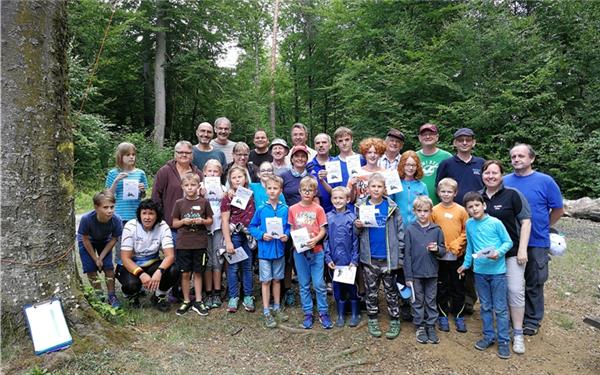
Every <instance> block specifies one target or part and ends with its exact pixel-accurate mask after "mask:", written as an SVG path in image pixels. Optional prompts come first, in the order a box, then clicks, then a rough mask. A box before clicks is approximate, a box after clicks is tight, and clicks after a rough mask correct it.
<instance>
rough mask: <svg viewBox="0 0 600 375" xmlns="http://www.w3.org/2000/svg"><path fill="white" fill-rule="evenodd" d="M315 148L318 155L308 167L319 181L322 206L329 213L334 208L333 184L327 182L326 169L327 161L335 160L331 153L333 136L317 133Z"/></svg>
mask: <svg viewBox="0 0 600 375" xmlns="http://www.w3.org/2000/svg"><path fill="white" fill-rule="evenodd" d="M315 148H316V149H317V156H315V157H314V158H313V159H312V160H311V161H309V162H308V164H307V165H306V169H307V170H308V172H309V173H310V174H311V175H312V176H313V177H315V178H316V179H317V181H318V183H319V185H318V188H319V199H320V201H321V207H323V210H325V213H327V212H329V211H331V210H332V209H333V205H332V204H331V186H329V184H328V183H327V171H326V170H325V163H327V162H328V161H331V160H333V158H332V157H331V156H330V155H329V150H331V137H330V136H329V135H327V134H325V133H319V134H317V136H316V137H315Z"/></svg>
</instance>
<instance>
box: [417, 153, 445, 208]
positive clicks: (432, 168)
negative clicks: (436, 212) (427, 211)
mask: <svg viewBox="0 0 600 375" xmlns="http://www.w3.org/2000/svg"><path fill="white" fill-rule="evenodd" d="M417 156H418V157H419V160H421V165H422V166H423V178H422V179H421V181H423V183H424V184H425V185H427V191H428V192H429V198H431V200H432V201H433V205H434V206H435V205H436V204H438V203H439V202H440V199H439V198H438V196H437V186H436V184H435V178H436V176H437V170H438V167H439V166H440V164H441V163H442V161H444V160H446V159H448V158H451V157H452V154H451V153H449V152H448V151H446V150H442V149H440V148H438V149H437V151H436V152H434V153H433V154H431V155H425V154H424V153H423V150H419V151H417Z"/></svg>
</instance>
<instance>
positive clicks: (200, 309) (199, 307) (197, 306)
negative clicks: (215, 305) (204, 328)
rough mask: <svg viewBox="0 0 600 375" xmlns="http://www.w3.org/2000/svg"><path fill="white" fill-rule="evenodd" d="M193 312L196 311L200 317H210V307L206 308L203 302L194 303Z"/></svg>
mask: <svg viewBox="0 0 600 375" xmlns="http://www.w3.org/2000/svg"><path fill="white" fill-rule="evenodd" d="M192 310H194V311H195V312H196V313H198V315H200V316H206V315H208V307H206V305H205V304H204V302H203V301H200V302H198V301H194V302H193V303H192Z"/></svg>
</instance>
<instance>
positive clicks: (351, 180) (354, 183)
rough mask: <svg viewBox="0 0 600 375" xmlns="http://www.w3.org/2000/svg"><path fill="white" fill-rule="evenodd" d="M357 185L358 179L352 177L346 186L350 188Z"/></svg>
mask: <svg viewBox="0 0 600 375" xmlns="http://www.w3.org/2000/svg"><path fill="white" fill-rule="evenodd" d="M357 183H358V177H356V176H354V177H352V178H350V180H348V186H349V187H350V188H352V187H354V185H356V184H357Z"/></svg>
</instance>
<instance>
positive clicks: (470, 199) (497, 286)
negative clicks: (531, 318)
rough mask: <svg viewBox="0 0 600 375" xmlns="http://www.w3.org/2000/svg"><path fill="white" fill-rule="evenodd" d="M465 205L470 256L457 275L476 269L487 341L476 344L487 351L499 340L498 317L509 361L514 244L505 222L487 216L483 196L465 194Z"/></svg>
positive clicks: (500, 354) (502, 353)
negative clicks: (509, 263)
mask: <svg viewBox="0 0 600 375" xmlns="http://www.w3.org/2000/svg"><path fill="white" fill-rule="evenodd" d="M464 204H465V207H466V208H467V212H468V213H469V216H470V217H471V218H470V219H469V220H467V253H466V254H465V260H464V262H463V264H462V266H460V267H459V268H458V270H457V272H458V273H459V274H460V275H461V276H462V275H463V273H464V271H465V270H466V269H468V268H470V267H471V265H473V266H474V269H473V271H474V272H475V288H476V290H477V296H478V297H479V303H480V304H481V309H480V315H481V321H482V322H483V338H482V339H481V340H479V341H477V342H476V343H475V348H476V349H477V350H485V349H487V348H489V347H490V346H492V345H493V344H494V342H495V341H496V335H495V332H494V315H495V316H496V327H497V331H498V334H497V336H498V338H497V340H498V357H500V358H502V359H507V358H510V349H509V347H508V344H509V342H510V336H509V332H508V307H507V301H506V294H507V286H506V262H505V261H504V254H506V252H507V251H508V250H510V248H512V241H511V239H510V236H509V235H508V232H507V231H506V228H504V225H503V224H502V222H501V221H500V220H498V219H496V218H495V217H492V216H490V215H488V214H486V213H485V203H484V200H483V197H482V196H481V194H480V193H477V192H474V191H472V192H468V193H467V194H465V197H464ZM473 259H475V260H473ZM492 310H493V311H492Z"/></svg>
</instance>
